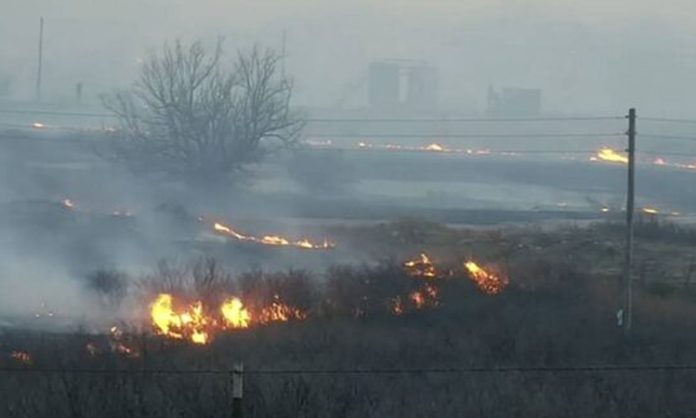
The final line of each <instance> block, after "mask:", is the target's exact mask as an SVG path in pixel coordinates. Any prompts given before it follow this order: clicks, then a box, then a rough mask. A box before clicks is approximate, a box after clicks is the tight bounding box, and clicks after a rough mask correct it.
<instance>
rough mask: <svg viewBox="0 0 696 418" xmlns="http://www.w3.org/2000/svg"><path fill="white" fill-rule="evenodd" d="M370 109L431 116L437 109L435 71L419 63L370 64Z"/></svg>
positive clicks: (403, 61)
mask: <svg viewBox="0 0 696 418" xmlns="http://www.w3.org/2000/svg"><path fill="white" fill-rule="evenodd" d="M369 74H370V75H369V86H368V90H369V105H370V109H372V110H375V111H381V112H385V111H386V112H411V113H414V112H415V113H434V112H435V111H437V105H438V91H439V90H438V88H439V86H438V73H437V69H436V68H434V67H430V66H428V65H426V64H425V63H423V62H420V61H412V60H384V61H375V62H372V63H371V64H370V69H369Z"/></svg>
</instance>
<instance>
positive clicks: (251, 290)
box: [239, 269, 320, 322]
mask: <svg viewBox="0 0 696 418" xmlns="http://www.w3.org/2000/svg"><path fill="white" fill-rule="evenodd" d="M239 289H240V293H241V295H242V298H243V299H244V300H247V301H249V304H250V306H251V307H252V309H253V310H254V311H255V312H259V313H260V315H261V318H262V319H261V322H271V321H272V320H281V321H283V320H290V319H304V318H306V317H307V315H308V313H309V312H310V311H312V310H314V309H315V308H316V306H318V304H319V300H320V294H319V291H318V287H317V283H316V280H315V279H314V277H313V276H312V275H311V274H310V273H309V272H307V271H305V270H293V269H290V270H288V271H287V272H278V273H265V272H263V271H260V270H257V271H253V272H250V273H246V274H243V275H241V276H240V278H239Z"/></svg>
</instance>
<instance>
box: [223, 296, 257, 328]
mask: <svg viewBox="0 0 696 418" xmlns="http://www.w3.org/2000/svg"><path fill="white" fill-rule="evenodd" d="M220 312H222V316H223V318H224V319H225V324H227V326H228V327H230V328H248V327H249V324H250V323H251V314H249V311H248V310H247V309H246V308H245V307H244V304H243V303H242V301H241V300H239V299H237V298H231V299H229V300H227V301H225V302H224V303H223V304H222V306H221V307H220Z"/></svg>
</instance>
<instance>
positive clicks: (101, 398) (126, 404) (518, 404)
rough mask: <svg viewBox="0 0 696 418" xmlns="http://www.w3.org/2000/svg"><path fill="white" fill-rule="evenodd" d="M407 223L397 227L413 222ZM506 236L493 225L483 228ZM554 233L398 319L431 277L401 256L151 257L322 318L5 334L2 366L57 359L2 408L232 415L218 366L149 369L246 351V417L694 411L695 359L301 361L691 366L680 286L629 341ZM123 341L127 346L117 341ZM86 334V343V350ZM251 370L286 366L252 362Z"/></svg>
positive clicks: (229, 361)
mask: <svg viewBox="0 0 696 418" xmlns="http://www.w3.org/2000/svg"><path fill="white" fill-rule="evenodd" d="M408 222H409V223H407V224H402V225H399V226H398V227H397V229H399V230H403V229H405V228H407V225H413V226H415V223H414V222H413V221H408ZM578 231H580V230H577V231H576V232H578ZM450 235H451V233H448V234H447V236H450ZM559 236H560V237H563V236H566V235H564V234H559ZM503 238H505V237H500V236H497V235H496V234H493V233H491V234H490V239H491V240H501V239H503ZM396 239H399V237H397V238H396ZM438 239H439V240H442V239H443V238H438ZM506 239H509V237H507V238H506ZM556 239H558V237H557V238H556ZM550 240H552V238H551V237H550V236H546V235H544V234H543V233H538V234H536V235H535V236H534V237H533V238H531V237H530V238H529V240H528V242H527V243H526V247H524V248H522V249H520V251H522V252H525V256H524V257H522V258H516V257H510V258H509V267H508V269H509V271H510V272H511V279H512V281H511V284H510V285H509V286H508V287H507V288H506V289H505V290H504V291H503V292H502V293H501V294H499V295H497V296H488V295H485V294H483V293H481V292H479V291H478V290H477V288H476V287H475V286H474V284H473V283H472V282H471V281H470V280H468V279H467V278H466V277H464V276H457V275H454V276H451V277H449V278H446V279H442V281H441V282H440V284H439V290H440V298H439V302H438V306H437V307H436V308H433V307H431V308H428V309H421V310H417V309H411V310H408V311H406V312H404V313H403V314H401V315H395V314H394V313H393V312H392V311H390V310H389V309H388V307H387V306H385V305H384V304H383V303H382V302H383V301H384V300H385V299H388V298H389V297H390V296H392V295H394V294H399V293H401V292H408V291H410V290H412V287H411V286H416V287H417V286H418V285H419V283H422V281H423V280H426V279H421V278H412V277H410V276H408V275H407V274H406V273H404V271H403V269H402V268H401V266H400V265H399V264H393V263H383V264H380V265H377V266H372V267H370V266H361V267H354V266H337V267H334V268H331V269H329V270H328V271H327V272H326V273H325V274H324V275H323V276H321V277H319V276H316V275H312V274H310V273H308V272H304V271H288V272H280V273H268V272H263V271H252V272H249V273H246V274H244V275H242V276H240V277H237V278H233V277H232V276H230V275H229V274H228V273H227V272H225V270H224V269H222V268H221V267H220V266H219V265H217V264H216V263H214V262H213V261H211V260H204V261H202V262H199V263H197V264H195V265H193V266H191V268H188V269H184V270H180V269H179V270H178V269H176V268H172V267H166V266H162V267H161V268H160V269H159V270H158V273H156V274H155V275H153V276H152V277H150V279H149V283H151V284H152V283H153V281H154V282H155V284H156V286H154V288H152V287H151V288H150V289H152V290H156V291H159V290H164V289H168V290H170V291H175V292H194V293H196V294H201V295H205V294H207V293H209V292H210V291H211V289H217V290H216V291H215V292H213V293H214V294H216V293H219V292H221V291H222V290H221V289H225V290H234V291H235V292H240V293H241V294H242V295H245V296H253V297H254V298H258V299H263V298H272V297H274V295H276V294H279V295H280V297H281V298H282V299H283V300H289V301H292V303H293V304H295V305H297V306H302V308H303V309H306V310H313V311H315V312H317V314H316V315H312V316H310V317H309V318H308V319H307V320H304V321H294V322H293V321H291V322H287V323H277V324H274V325H273V324H272V325H268V326H264V327H258V328H251V329H248V330H239V331H235V332H230V333H226V334H223V335H220V336H218V338H216V339H215V340H214V341H213V342H212V343H211V344H210V345H207V346H196V345H193V344H190V343H184V342H182V341H179V340H167V339H163V338H160V337H154V336H151V335H146V334H143V335H140V334H138V333H137V332H133V333H131V334H126V335H125V336H122V337H118V338H119V339H115V338H114V336H94V335H84V334H78V335H53V336H46V335H35V334H30V333H27V332H14V333H6V334H4V335H3V336H2V339H1V340H0V341H2V342H1V345H0V352H2V353H8V352H11V351H13V350H26V352H28V353H31V355H32V362H33V363H32V364H31V365H29V364H24V365H22V364H20V363H18V362H17V361H16V360H13V359H11V358H8V357H7V356H5V357H4V358H3V362H4V363H5V365H9V366H12V367H13V368H29V369H31V368H34V369H35V370H36V369H41V368H47V369H54V370H53V371H52V372H2V373H0V393H3V395H4V399H3V402H2V404H0V415H2V416H18V417H24V416H26V417H30V416H31V417H33V416H46V415H51V416H55V417H80V416H95V415H99V416H102V417H128V416H133V417H134V416H147V417H201V416H204V417H217V416H230V413H231V411H230V408H231V388H230V375H229V374H226V373H222V374H218V373H206V372H201V373H197V374H178V373H157V372H152V370H170V371H180V370H204V371H205V370H217V371H225V370H231V368H232V365H233V364H234V363H236V362H239V361H243V362H244V365H245V370H247V371H248V372H249V373H247V374H246V376H245V398H244V405H245V416H247V417H270V416H272V417H281V418H282V417H298V416H299V417H329V416H330V417H385V416H402V417H409V418H410V417H431V416H486V417H498V416H500V417H507V416H519V417H559V416H562V417H588V416H598V417H600V416H601V417H645V416H675V417H676V416H683V417H686V416H690V414H691V413H692V412H693V410H694V409H696V400H695V398H694V397H693V390H692V387H693V381H694V371H693V370H625V371H611V370H604V371H601V370H599V371H582V370H579V371H578V370H575V371H573V370H565V371H555V372H552V371H551V372H548V371H547V372H544V371H536V372H496V371H494V370H490V371H482V372H476V373H473V372H470V373H407V372H403V373H395V374H370V373H365V374H340V373H327V374H308V373H302V372H299V371H301V370H351V369H392V370H400V369H420V368H423V369H432V368H467V367H476V368H483V369H494V368H497V367H568V366H571V367H572V366H587V365H643V366H645V365H664V364H694V363H696V350H695V348H696V332H694V331H696V323H694V318H696V304H694V301H693V300H692V296H691V295H690V294H688V293H684V292H672V293H669V294H665V293H664V292H659V294H655V292H653V291H650V289H648V288H647V287H646V288H645V289H644V288H643V287H640V286H639V287H638V289H637V292H636V300H635V314H636V319H635V322H634V324H635V328H634V332H633V334H632V335H631V336H630V337H626V336H624V335H623V332H622V331H621V329H619V328H617V327H616V323H615V310H616V302H617V301H618V300H619V299H620V294H619V291H618V286H617V285H616V280H614V279H615V277H614V276H612V275H602V274H598V273H597V272H596V268H595V266H590V265H588V264H586V263H585V262H584V261H585V260H584V257H583V256H581V257H577V258H573V257H561V256H559V255H558V254H557V253H554V252H549V253H546V254H540V253H538V251H539V250H538V248H539V246H540V245H542V243H543V242H544V241H547V243H546V244H545V245H546V248H550V243H549V242H550ZM580 241H582V236H581V237H580ZM575 245H578V243H577V242H575ZM566 251H567V249H566ZM177 277H178V278H177ZM157 283H160V284H162V283H165V284H166V285H165V286H160V284H157ZM364 295H367V296H368V298H367V299H364V298H363V296H364ZM210 297H214V296H210ZM356 306H360V307H361V310H360V314H359V315H357V314H356V313H357V312H356V311H355V310H354V308H355V307H356ZM120 342H123V343H127V344H128V345H129V346H131V347H135V348H136V350H137V353H138V355H137V356H130V355H124V353H123V352H122V351H119V350H115V349H113V348H114V344H117V343H120ZM89 344H91V345H92V347H94V350H92V351H93V352H90V351H89V350H86V349H85V347H86V346H87V345H89ZM72 368H77V369H92V370H101V371H102V372H99V373H71V372H70V371H69V370H70V369H72ZM55 369H57V370H55ZM61 369H64V370H65V371H64V372H61V371H60V370H61ZM116 370H130V372H127V373H117V372H116ZM148 370H150V371H148ZM259 370H293V372H290V373H287V374H262V373H253V371H259ZM37 399H41V402H36V400H37Z"/></svg>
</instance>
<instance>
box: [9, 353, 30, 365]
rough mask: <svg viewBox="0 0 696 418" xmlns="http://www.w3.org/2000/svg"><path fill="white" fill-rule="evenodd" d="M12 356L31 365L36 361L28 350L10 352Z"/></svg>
mask: <svg viewBox="0 0 696 418" xmlns="http://www.w3.org/2000/svg"><path fill="white" fill-rule="evenodd" d="M10 357H12V358H13V359H15V360H17V361H18V362H20V363H22V364H27V365H31V364H33V363H34V360H33V359H32V358H31V354H29V353H27V352H26V351H13V352H12V353H11V354H10Z"/></svg>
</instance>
